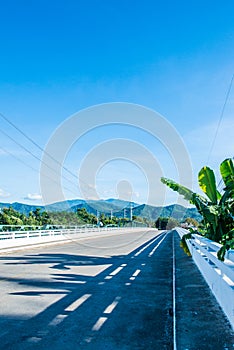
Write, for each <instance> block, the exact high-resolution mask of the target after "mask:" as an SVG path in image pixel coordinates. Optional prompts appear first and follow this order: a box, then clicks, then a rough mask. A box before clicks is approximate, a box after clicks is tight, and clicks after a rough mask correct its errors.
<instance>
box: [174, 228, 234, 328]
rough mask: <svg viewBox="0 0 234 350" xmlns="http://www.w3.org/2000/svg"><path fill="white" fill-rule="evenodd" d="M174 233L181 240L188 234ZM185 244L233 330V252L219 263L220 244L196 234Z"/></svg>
mask: <svg viewBox="0 0 234 350" xmlns="http://www.w3.org/2000/svg"><path fill="white" fill-rule="evenodd" d="M176 231H177V233H178V234H179V236H180V237H181V238H182V237H183V235H184V234H187V233H189V231H187V230H185V229H181V228H176ZM186 242H187V245H188V248H189V251H190V253H191V255H192V258H193V260H194V262H195V263H196V265H197V267H198V268H199V270H200V272H201V273H202V275H203V277H204V278H205V280H206V282H207V284H208V285H209V287H210V289H211V291H212V292H213V294H214V296H215V297H216V299H217V301H218V303H219V305H220V306H221V308H222V309H223V311H224V313H225V314H226V316H227V318H228V319H229V321H230V323H231V325H232V328H233V329H234V251H233V250H230V251H228V252H227V254H226V256H225V260H224V261H220V260H219V259H218V258H217V252H218V250H219V249H220V247H221V244H219V243H216V242H214V241H211V240H210V239H207V238H204V237H202V236H200V235H198V234H192V237H191V239H187V240H186Z"/></svg>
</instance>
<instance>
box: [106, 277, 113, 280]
mask: <svg viewBox="0 0 234 350" xmlns="http://www.w3.org/2000/svg"><path fill="white" fill-rule="evenodd" d="M112 277H113V276H106V277H105V280H110V279H111V278H112Z"/></svg>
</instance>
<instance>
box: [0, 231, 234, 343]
mask: <svg viewBox="0 0 234 350" xmlns="http://www.w3.org/2000/svg"><path fill="white" fill-rule="evenodd" d="M177 241H178V239H177ZM177 241H176V244H177V245H178V242H177ZM176 248H178V247H177V246H176ZM178 249H180V248H178ZM172 252H173V233H172V232H169V233H167V232H158V231H156V230H149V229H145V230H143V229H142V231H139V230H138V231H129V232H125V233H118V232H114V233H112V235H110V236H106V237H95V238H93V239H90V238H89V239H82V240H80V241H71V242H69V243H66V244H63V245H53V246H48V247H40V248H33V249H32V248H30V250H25V251H18V252H15V253H11V254H10V253H8V254H7V255H6V254H5V255H0V283H1V288H0V293H1V306H0V349H4V350H8V349H11V350H19V349H20V350H24V349H35V350H37V349H43V350H47V349H50V350H55V349H56V350H59V349H63V350H68V349H69V350H73V349H74V350H76V349H78V350H79V349H87V350H91V349H92V350H104V349H108V350H112V349H113V350H119V349H121V350H129V349H134V350H135V349H156V350H157V349H168V350H170V349H173V342H174V336H173V320H174V317H173V254H172ZM180 254H182V253H181V251H180V253H179V255H178V257H177V258H178V264H181V266H177V273H178V274H179V276H180V278H179V280H178V287H177V293H179V295H178V297H179V298H178V315H179V317H180V320H178V323H177V324H178V327H180V329H181V330H183V332H185V333H186V332H187V333H186V334H185V335H186V337H185V339H184V336H183V334H182V333H181V332H180V329H178V330H177V332H178V334H177V337H178V340H179V344H180V345H179V346H178V347H177V348H178V349H180V350H185V349H196V350H199V349H210V348H212V347H209V346H210V345H211V344H210V343H209V337H208V339H206V341H207V342H208V343H206V344H204V342H203V343H201V340H200V342H199V334H197V336H194V337H193V339H192V342H190V341H189V331H188V329H189V330H190V331H191V330H193V328H191V327H190V326H191V324H192V322H191V317H193V318H194V314H190V313H189V312H188V311H189V310H188V309H189V302H188V301H187V302H184V300H183V299H182V297H184V296H183V290H182V291H181V288H182V287H183V284H184V283H185V279H187V277H186V276H183V274H182V275H181V273H180V271H181V267H183V266H185V265H186V264H188V260H187V259H188V258H187V257H185V256H184V255H183V254H182V255H181V256H180ZM189 264H190V265H189V271H192V270H191V269H193V268H194V266H192V265H191V260H189ZM199 276H200V275H199ZM189 283H190V285H192V283H193V281H191V276H190V280H189ZM199 283H200V285H202V283H204V282H201V281H200V282H199ZM203 288H206V287H204V286H203ZM182 289H183V288H182ZM200 290H201V289H200ZM193 291H194V288H193ZM207 293H208V294H207V298H208V299H207V300H208V302H210V303H211V304H212V305H213V304H214V308H213V313H215V314H217V310H218V315H219V317H218V319H219V321H220V324H225V327H224V328H225V329H224V330H225V332H226V333H225V337H226V338H225V342H222V341H221V343H220V344H221V345H220V347H213V348H212V349H215V350H216V349H217V350H219V349H220V350H221V349H228V350H229V349H231V348H232V345H230V344H231V342H232V339H233V338H232V334H231V331H230V328H229V327H228V324H227V322H226V320H225V317H224V316H223V315H222V312H221V311H220V310H219V308H218V306H216V304H215V301H214V300H213V299H212V297H211V296H210V294H209V292H207ZM210 298H211V299H210ZM187 299H188V300H189V298H187ZM207 300H206V301H207ZM210 300H211V301H210ZM183 305H185V307H186V308H187V309H186V310H185V309H183ZM185 311H186V312H185ZM183 314H186V317H185V318H183ZM198 321H200V319H198ZM188 322H189V325H188V324H187V323H188ZM214 322H215V323H216V325H217V319H214ZM225 322H226V323H225ZM195 326H196V325H195ZM195 326H194V329H195ZM211 327H213V326H212V325H211ZM193 333H194V332H193ZM195 333H196V332H195ZM206 335H207V333H206ZM211 339H213V338H212V336H211ZM212 341H214V339H213V340H212ZM224 344H226V345H225V346H226V347H223V345H224Z"/></svg>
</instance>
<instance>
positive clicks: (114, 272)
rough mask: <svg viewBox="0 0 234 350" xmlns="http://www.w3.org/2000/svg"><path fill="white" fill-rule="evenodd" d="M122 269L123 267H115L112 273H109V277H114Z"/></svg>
mask: <svg viewBox="0 0 234 350" xmlns="http://www.w3.org/2000/svg"><path fill="white" fill-rule="evenodd" d="M122 269H123V266H119V267H117V269H115V270H114V271H113V272H111V273H110V276H115V275H117V273H119V272H120V271H121V270H122Z"/></svg>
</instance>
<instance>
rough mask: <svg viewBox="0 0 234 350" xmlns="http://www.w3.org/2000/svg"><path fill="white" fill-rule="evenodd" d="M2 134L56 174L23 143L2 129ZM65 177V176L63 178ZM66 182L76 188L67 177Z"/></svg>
mask: <svg viewBox="0 0 234 350" xmlns="http://www.w3.org/2000/svg"><path fill="white" fill-rule="evenodd" d="M0 132H1V133H2V134H3V135H4V136H6V137H8V138H9V139H10V140H11V141H13V142H14V143H15V144H16V145H17V146H19V147H20V148H22V149H23V150H24V151H25V152H27V153H28V154H30V155H31V156H32V157H33V158H35V159H36V160H38V161H39V162H41V163H43V164H45V166H46V167H47V168H48V169H50V170H52V171H53V172H54V173H56V171H55V170H54V169H53V168H52V167H51V166H49V165H48V164H47V163H46V162H44V161H43V160H41V159H40V158H39V157H37V156H36V155H35V154H34V153H32V152H31V151H30V150H29V149H27V148H26V147H25V146H23V145H22V144H21V143H19V142H18V141H16V140H15V139H14V138H13V137H11V136H10V135H9V134H7V133H6V132H5V131H3V130H2V129H0ZM62 177H63V176H62ZM63 178H64V179H65V180H66V181H68V182H70V183H71V184H72V185H73V186H74V183H73V182H72V181H70V180H69V179H67V178H66V177H63Z"/></svg>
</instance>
